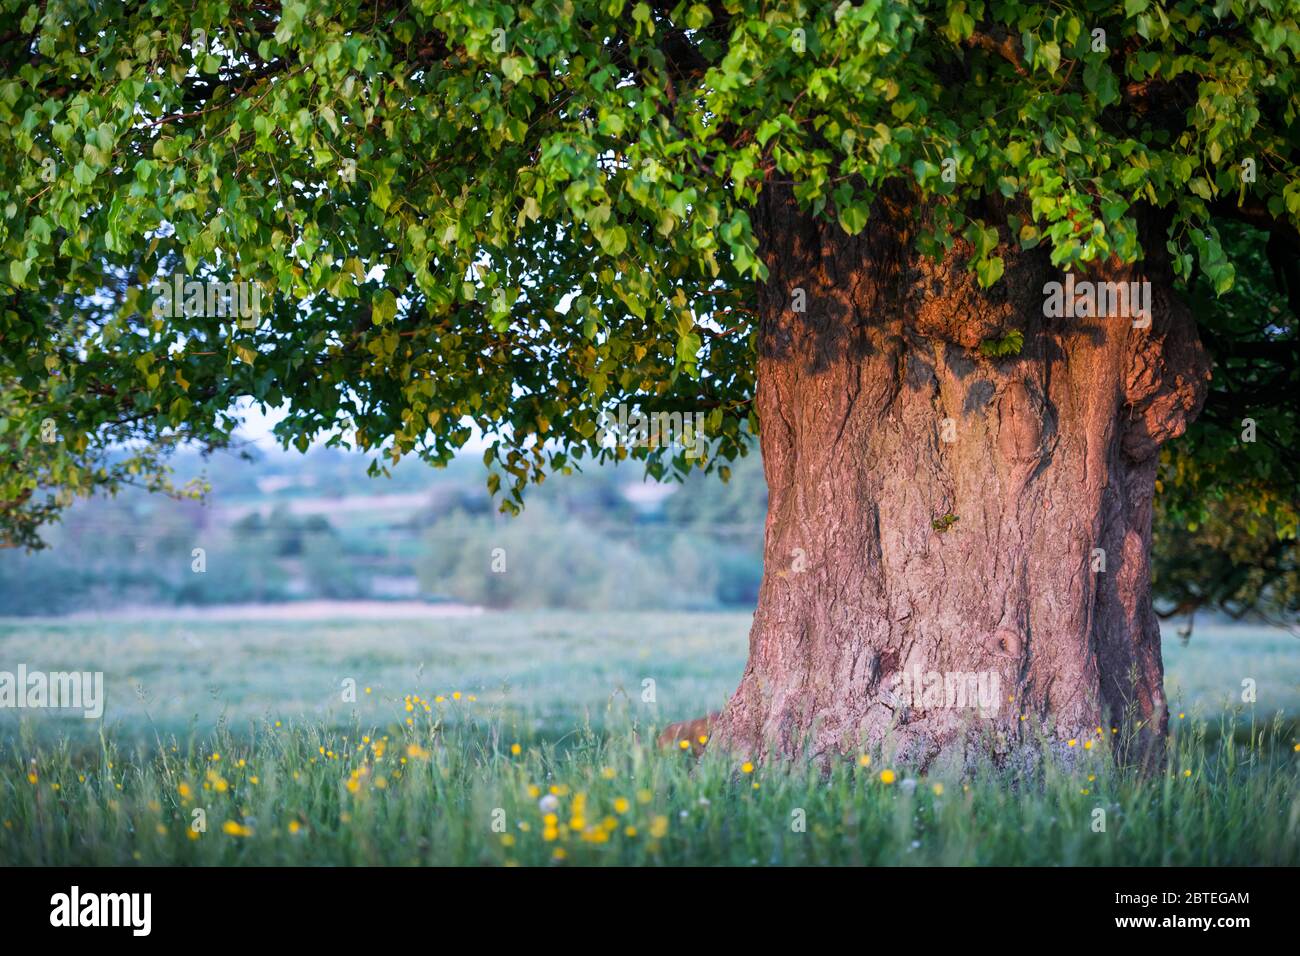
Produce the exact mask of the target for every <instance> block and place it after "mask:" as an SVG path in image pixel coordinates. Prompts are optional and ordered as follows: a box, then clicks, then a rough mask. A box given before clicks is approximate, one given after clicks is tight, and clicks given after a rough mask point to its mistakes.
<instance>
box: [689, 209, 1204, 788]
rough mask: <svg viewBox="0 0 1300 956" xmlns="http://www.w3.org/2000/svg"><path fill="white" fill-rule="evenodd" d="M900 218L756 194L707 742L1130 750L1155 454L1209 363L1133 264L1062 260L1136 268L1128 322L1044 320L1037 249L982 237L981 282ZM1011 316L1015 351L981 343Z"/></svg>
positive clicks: (922, 755)
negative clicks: (744, 468) (753, 398)
mask: <svg viewBox="0 0 1300 956" xmlns="http://www.w3.org/2000/svg"><path fill="white" fill-rule="evenodd" d="M913 212H914V210H913V209H912V208H909V205H908V201H907V199H906V198H905V197H902V196H899V195H895V196H893V197H892V198H885V197H882V198H881V199H880V200H878V201H877V202H876V204H875V207H874V209H873V213H872V219H871V222H870V224H869V225H868V227H867V230H866V231H865V232H864V233H863V234H862V235H860V236H858V237H856V238H851V237H849V236H847V235H846V234H845V233H844V232H843V230H841V229H840V228H839V227H838V225H835V224H832V223H826V222H820V221H817V220H814V219H813V218H811V217H809V216H808V215H806V214H805V213H802V212H800V211H799V209H798V208H797V207H796V205H795V204H794V203H793V201H792V200H791V199H790V197H789V195H788V194H786V195H782V194H780V193H779V192H769V193H768V194H766V195H765V197H764V200H763V202H762V204H761V206H760V208H759V209H758V211H757V216H756V219H757V221H756V228H757V230H758V233H759V237H760V245H761V251H762V255H763V257H764V260H765V261H766V263H767V266H768V269H769V270H770V279H769V281H768V282H767V283H766V284H765V285H764V286H763V287H762V288H761V289H760V293H759V301H760V314H761V333H760V347H759V351H760V355H759V370H758V375H759V379H758V381H759V385H758V396H757V402H758V412H759V417H760V422H761V443H762V451H763V462H764V468H765V471H766V475H767V483H768V493H769V510H768V518H767V529H766V544H765V575H764V580H763V585H762V590H761V593H760V597H759V604H758V610H757V613H756V615H755V618H754V623H753V629H752V631H751V632H750V650H749V663H748V665H747V667H746V669H745V673H744V677H743V678H742V680H741V683H740V687H739V689H738V690H737V691H736V693H735V694H734V695H733V697H732V698H731V701H730V703H729V704H728V706H727V707H726V709H725V710H724V712H723V714H722V716H721V717H720V719H719V720H718V721H717V722H716V725H715V726H714V728H713V739H714V741H716V742H717V743H719V744H721V745H723V746H726V747H728V748H731V749H733V750H740V751H742V752H744V753H747V754H750V755H753V756H754V757H763V756H765V755H770V754H774V753H775V754H780V755H785V756H797V755H802V756H806V757H812V758H816V759H822V760H826V759H831V758H833V757H834V756H835V755H837V754H853V753H860V752H870V753H881V752H883V753H884V754H885V755H886V756H888V757H889V758H890V759H893V760H899V761H901V762H906V763H908V764H910V765H913V766H920V767H934V766H935V765H936V763H937V762H938V763H943V764H947V763H956V764H958V765H964V764H965V763H966V761H967V760H969V759H970V758H972V757H974V756H980V757H985V758H987V757H989V756H992V757H994V759H996V760H999V761H1002V762H1006V761H1007V760H1010V759H1015V760H1019V759H1023V758H1025V757H1027V756H1029V755H1036V754H1038V753H1040V752H1041V748H1042V744H1043V742H1044V741H1046V743H1047V744H1048V746H1049V747H1050V748H1056V747H1059V748H1060V750H1061V752H1062V753H1064V754H1069V753H1078V752H1079V751H1080V750H1082V749H1083V744H1084V742H1085V741H1087V740H1090V739H1091V740H1096V739H1097V735H1098V728H1101V730H1102V731H1103V732H1104V733H1105V734H1106V735H1107V736H1109V735H1111V728H1112V727H1115V728H1119V730H1120V735H1117V737H1116V739H1123V738H1125V737H1127V738H1130V739H1134V740H1136V741H1138V743H1139V744H1140V745H1141V747H1142V749H1143V750H1144V752H1146V753H1148V754H1149V753H1150V752H1151V744H1153V743H1155V744H1158V743H1159V742H1160V741H1161V740H1162V739H1163V735H1164V733H1165V729H1166V722H1167V716H1166V713H1165V704H1164V697H1163V691H1162V677H1163V668H1162V664H1161V659H1160V643H1159V630H1158V627H1157V622H1156V618H1155V615H1154V613H1153V610H1152V606H1151V597H1150V572H1149V565H1148V553H1149V548H1150V543H1151V510H1152V498H1153V495H1154V484H1155V472H1156V465H1157V457H1158V449H1159V446H1160V444H1161V443H1162V442H1164V441H1165V440H1167V439H1169V438H1171V437H1173V436H1176V435H1178V434H1180V433H1181V431H1182V430H1183V429H1184V427H1185V426H1186V423H1187V422H1188V421H1189V420H1190V419H1191V418H1192V417H1193V416H1194V415H1195V414H1196V413H1197V412H1198V411H1199V408H1200V404H1201V402H1202V401H1203V399H1204V394H1205V390H1206V382H1207V380H1208V378H1209V371H1208V360H1207V358H1206V356H1205V353H1204V351H1203V349H1202V348H1201V346H1200V343H1199V342H1198V340H1197V338H1196V332H1195V327H1194V324H1193V322H1192V319H1191V316H1190V314H1189V313H1188V311H1187V309H1186V308H1185V307H1184V306H1183V305H1181V304H1180V303H1179V302H1178V301H1176V299H1175V298H1174V296H1173V295H1172V291H1171V283H1170V277H1169V274H1168V271H1167V269H1165V268H1164V267H1163V265H1162V264H1161V263H1159V262H1153V261H1146V262H1144V263H1139V264H1138V265H1137V266H1135V267H1127V268H1125V267H1121V266H1119V265H1116V264H1110V265H1106V266H1103V267H1101V268H1099V269H1097V270H1095V272H1094V273H1093V274H1092V275H1090V276H1087V277H1084V276H1079V278H1080V279H1082V278H1091V279H1094V280H1098V279H1104V280H1110V281H1127V280H1130V279H1135V280H1140V279H1146V280H1149V281H1151V283H1152V299H1151V305H1152V313H1153V314H1152V322H1151V325H1150V327H1149V328H1134V327H1133V321H1132V320H1131V319H1126V318H1123V317H1119V316H1111V317H1102V318H1047V317H1045V316H1044V300H1045V295H1044V285H1045V283H1047V282H1049V281H1053V280H1058V281H1059V280H1061V279H1062V278H1063V277H1062V276H1061V275H1060V274H1059V273H1057V272H1055V271H1054V270H1053V269H1052V267H1051V265H1050V263H1049V261H1048V258H1047V256H1046V254H1045V253H1044V252H1042V251H1040V250H1033V251H1029V252H1020V251H1018V250H1017V249H1015V248H1014V247H1012V246H1010V245H1007V246H1006V247H1004V248H1003V250H1002V251H1001V255H1002V256H1003V257H1004V259H1005V261H1006V273H1005V276H1004V278H1003V280H1002V282H1001V283H999V284H998V285H996V286H995V287H994V288H993V289H992V290H989V291H987V292H985V291H981V290H980V289H979V288H978V285H977V283H976V281H975V279H974V276H973V275H972V274H971V273H969V272H968V271H967V268H966V258H967V256H968V255H969V252H970V250H969V248H968V247H965V246H964V245H963V244H962V243H961V242H959V243H958V244H957V246H956V247H955V248H954V249H953V251H952V253H951V254H950V255H949V256H948V257H947V258H946V259H944V260H943V261H941V262H934V261H932V260H926V259H923V258H921V257H920V256H918V255H917V254H915V253H914V252H913V251H912V246H913V243H912V241H911V239H912V237H911V235H910V234H909V230H910V229H911V228H913V227H912V226H910V225H909V223H911V222H912V221H913ZM1152 238H1153V243H1148V244H1147V248H1148V249H1150V248H1152V247H1153V245H1154V248H1157V249H1159V248H1162V247H1163V238H1162V237H1158V234H1157V235H1155V236H1153V237H1152ZM796 290H802V293H803V296H804V297H806V311H803V312H799V311H796V310H795V307H796V306H797V305H798V304H799V293H798V292H797V291H796ZM1013 330H1019V331H1020V332H1022V333H1023V336H1024V345H1023V349H1022V350H1021V352H1020V354H1018V355H1012V356H1004V357H1000V358H990V357H986V356H985V355H983V354H981V352H980V350H979V345H980V343H981V342H983V341H987V340H990V339H996V338H999V337H1001V336H1004V335H1005V334H1006V333H1007V332H1010V331H1013ZM1103 560H1104V570H1094V568H1097V567H1099V566H1100V565H1101V562H1102V561H1103ZM962 675H980V676H981V677H982V678H983V687H982V689H983V690H984V691H985V692H986V693H985V700H984V701H983V705H984V706H974V707H972V706H970V704H971V703H972V701H971V700H970V699H969V697H967V695H966V693H965V691H966V690H967V689H969V690H970V691H972V692H973V691H974V690H975V689H976V688H977V687H979V686H980V685H979V683H978V678H977V680H976V682H975V683H966V684H965V686H962V687H961V688H960V690H959V688H958V687H957V685H956V684H954V683H953V682H954V681H959V682H960V681H965V682H969V681H970V678H969V676H965V677H963V676H962ZM994 675H996V677H995V676H994ZM917 677H919V678H920V681H919V685H913V684H911V683H910V679H912V678H917ZM936 679H946V680H947V681H948V682H949V685H950V686H947V687H938V688H937V689H936V687H935V684H934V682H935V680H936ZM995 682H996V685H995ZM913 686H915V693H913ZM927 690H928V691H929V693H928V694H927V693H926V691H927ZM971 696H974V694H973V693H972V694H971ZM963 697H967V699H966V700H965V701H963V699H962V698H963ZM1071 740H1074V741H1077V743H1076V744H1075V745H1074V746H1075V747H1077V748H1078V750H1074V749H1072V747H1071V745H1070V743H1069V742H1070V741H1071Z"/></svg>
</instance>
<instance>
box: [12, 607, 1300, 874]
mask: <svg viewBox="0 0 1300 956" xmlns="http://www.w3.org/2000/svg"><path fill="white" fill-rule="evenodd" d="M748 624H749V615H747V614H738V613H674V614H650V613H599V614H573V613H569V612H533V613H524V612H503V613H487V614H482V615H477V616H454V617H453V616H448V617H436V616H432V614H422V613H420V612H418V611H415V612H413V613H412V614H411V615H410V616H406V617H402V616H397V617H392V618H388V619H381V618H380V617H379V616H378V615H376V614H373V613H369V614H368V612H366V611H365V609H358V610H356V611H355V613H354V615H353V616H352V617H351V618H347V617H344V616H334V617H331V618H330V619H327V620H317V621H287V620H277V619H258V618H257V617H256V616H248V617H246V618H242V619H239V618H236V619H229V618H222V617H216V618H214V617H212V616H203V615H196V616H192V617H186V616H172V617H165V618H164V617H160V616H158V615H157V614H148V615H141V616H138V617H131V616H113V617H103V618H84V619H44V620H20V619H8V620H0V667H6V668H10V667H12V666H13V665H14V664H16V663H18V662H25V663H26V664H27V665H28V666H29V667H32V668H36V667H40V668H43V669H46V670H50V671H53V670H60V669H78V670H103V671H104V672H105V678H106V684H107V687H108V701H107V706H106V709H105V715H104V719H103V720H102V721H87V720H83V719H81V718H80V717H77V716H65V715H56V714H54V713H52V712H41V713H39V714H36V715H33V714H32V713H31V712H25V713H24V712H18V711H0V863H4V864H9V865H25V864H128V865H129V864H132V863H142V864H158V863H162V864H218V865H230V864H240V865H255V864H271V865H275V864H322V865H324V864H330V865H346V864H411V865H466V864H468V865H550V866H556V865H574V864H598V865H600V864H614V865H685V864H704V865H726V864H731V865H781V864H870V865H924V864H941V865H968V864H1001V865H1091V864H1112V865H1138V864H1146V865H1224V864H1229V865H1261V864H1262V865H1294V864H1295V863H1296V862H1300V847H1298V845H1297V842H1298V834H1300V788H1298V787H1297V783H1300V779H1298V768H1300V735H1298V732H1297V727H1296V724H1295V722H1294V721H1295V714H1296V709H1297V706H1298V705H1300V660H1298V659H1297V654H1296V650H1297V648H1296V643H1295V641H1296V638H1295V637H1293V636H1291V635H1290V634H1288V633H1286V632H1282V631H1276V630H1270V629H1265V628H1253V627H1241V626H1233V627H1227V626H1224V627H1202V628H1198V629H1197V631H1196V633H1195V635H1194V636H1193V638H1192V640H1191V641H1190V642H1186V643H1184V642H1183V641H1180V640H1179V639H1177V638H1176V637H1174V636H1173V635H1170V636H1169V637H1168V638H1167V640H1166V642H1165V659H1166V668H1167V680H1166V689H1167V694H1168V698H1169V701H1170V706H1171V724H1172V739H1171V743H1170V752H1169V763H1168V767H1167V769H1166V770H1165V771H1164V772H1162V773H1157V774H1154V775H1148V776H1139V775H1136V774H1132V773H1128V772H1123V771H1118V770H1116V769H1115V768H1114V766H1113V761H1112V760H1111V759H1110V755H1109V747H1110V741H1109V740H1107V739H1105V737H1104V735H1103V736H1102V737H1099V739H1098V740H1097V741H1096V742H1095V745H1094V746H1089V748H1088V750H1087V752H1086V753H1083V756H1082V759H1081V760H1079V761H1078V762H1077V763H1076V765H1075V766H1074V767H1073V768H1071V769H1068V770H1067V769H1065V768H1061V767H1056V766H1044V767H1043V768H1042V769H1041V771H1040V772H1038V773H1037V774H1035V775H1034V776H1033V777H1032V778H1024V777H1019V778H1017V777H1012V776H1009V775H1007V774H1005V773H1002V772H998V771H996V770H992V769H989V770H986V771H983V772H980V773H976V774H974V775H972V776H968V777H966V778H960V779H958V778H947V777H932V776H924V775H918V774H917V773H916V771H915V769H914V768H910V767H908V766H904V765H895V764H894V763H893V762H892V760H891V758H890V756H889V754H888V753H886V752H877V753H864V754H856V755H848V756H846V757H845V759H844V760H843V761H841V762H840V763H838V764H836V765H835V766H833V767H832V768H831V770H830V772H829V774H827V775H823V774H821V773H819V772H817V771H815V770H809V769H808V768H805V767H798V766H786V765H771V764H768V765H763V766H759V767H755V766H754V765H753V764H752V763H750V762H749V761H747V760H746V759H745V755H736V754H726V753H722V752H714V751H713V750H712V749H710V748H706V749H705V753H704V755H703V756H702V757H696V756H694V755H693V754H692V753H690V752H689V751H683V750H680V749H672V750H660V749H659V748H657V747H656V746H655V745H654V742H653V741H654V728H656V727H661V726H663V725H664V724H666V723H668V722H670V721H673V720H678V719H683V718H689V717H695V716H699V715H701V714H703V713H704V712H706V711H707V710H709V709H716V708H717V707H718V706H719V705H720V704H721V703H722V702H723V701H724V700H725V698H726V696H727V694H728V693H729V692H730V691H731V690H732V689H733V688H734V686H735V683H736V681H737V679H738V678H739V675H740V672H741V669H742V668H743V663H744V656H745V648H746V634H747V629H748ZM1243 681H1245V682H1247V685H1245V686H1247V687H1249V686H1253V690H1254V696H1255V700H1254V702H1253V703H1252V702H1247V701H1244V700H1243ZM1250 682H1253V684H1251V683H1250ZM353 691H355V693H353ZM1098 809H1100V810H1102V811H1104V815H1103V816H1104V824H1105V828H1104V830H1099V829H1098V825H1097V821H1098V819H1099V817H1098V814H1097V812H1096V811H1097V810H1098ZM196 821H200V822H202V823H203V824H204V827H203V828H202V829H196V827H195V825H194V824H195V823H196Z"/></svg>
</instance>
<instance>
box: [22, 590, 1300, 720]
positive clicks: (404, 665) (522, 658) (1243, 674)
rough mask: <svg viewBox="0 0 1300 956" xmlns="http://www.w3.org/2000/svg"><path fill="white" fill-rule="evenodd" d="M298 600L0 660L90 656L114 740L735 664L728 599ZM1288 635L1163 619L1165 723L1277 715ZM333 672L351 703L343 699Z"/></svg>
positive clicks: (668, 703)
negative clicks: (543, 602) (555, 602)
mask: <svg viewBox="0 0 1300 956" xmlns="http://www.w3.org/2000/svg"><path fill="white" fill-rule="evenodd" d="M312 609H313V607H312V606H308V607H306V608H304V609H303V610H312ZM314 609H315V610H316V611H317V612H318V613H317V614H314V615H313V617H314V618H316V619H310V620H303V621H299V620H284V619H282V617H283V615H284V614H286V613H292V609H291V608H290V607H279V608H274V607H273V608H267V609H264V610H262V611H261V612H259V613H260V615H261V616H260V617H254V618H246V619H243V620H239V619H229V617H228V615H227V614H226V613H223V612H222V611H220V610H210V611H193V612H188V613H186V612H177V613H175V615H174V616H167V615H166V614H160V613H159V612H158V611H150V612H148V613H147V614H146V613H143V612H142V613H141V615H140V616H138V617H133V616H130V615H112V616H105V617H103V618H99V619H95V618H93V617H80V618H77V619H72V620H59V619H51V620H24V619H8V620H5V619H0V669H8V670H13V669H14V667H16V665H17V664H18V663H20V662H21V663H26V664H27V665H28V667H29V668H33V669H35V668H40V669H43V670H46V671H57V670H83V671H84V670H91V671H97V670H102V671H104V673H105V681H106V685H107V706H106V709H105V720H104V726H105V727H106V728H107V729H108V732H109V733H110V735H114V736H115V737H116V736H121V737H122V738H135V737H140V736H146V737H153V735H154V733H155V731H157V732H159V733H163V734H184V733H187V732H189V731H190V730H195V731H198V732H200V733H206V732H210V731H212V730H214V729H216V727H217V726H218V722H220V723H221V724H222V725H223V726H225V727H227V728H229V729H231V730H233V731H239V730H241V729H247V728H248V727H249V726H250V724H252V723H254V722H257V721H262V720H265V719H267V718H270V719H272V720H281V721H310V722H313V723H316V724H322V725H325V726H346V725H349V724H351V723H353V722H354V721H355V720H360V721H361V722H363V723H379V724H382V723H384V722H387V721H390V720H394V719H396V718H397V717H398V716H399V714H400V713H401V712H402V708H403V706H404V704H403V701H404V698H405V696H406V695H408V694H418V695H420V696H421V697H424V698H427V699H429V700H432V699H434V698H435V697H437V696H438V695H444V696H448V697H450V696H451V695H452V694H453V693H460V694H461V695H462V700H464V701H465V702H466V703H468V701H467V700H466V698H467V697H468V696H469V695H473V696H474V697H475V698H476V700H475V702H474V706H475V707H476V708H477V709H478V710H479V711H480V712H481V713H482V714H483V715H484V716H487V717H491V718H492V719H495V720H499V721H504V722H506V723H507V724H508V725H511V726H517V727H518V729H521V730H523V729H526V730H527V731H528V732H529V733H531V734H539V735H546V736H556V735H561V734H565V733H568V732H570V731H571V730H573V729H574V728H575V727H577V726H580V725H583V724H588V723H590V724H591V725H593V726H597V727H600V726H603V725H604V724H605V723H606V722H607V720H608V718H609V717H610V716H611V715H615V716H617V717H618V718H619V719H620V720H621V719H623V718H624V717H628V718H631V719H634V720H635V721H636V722H637V723H639V724H642V725H644V724H660V725H661V724H664V723H668V722H671V721H674V720H680V719H686V718H690V717H697V716H700V715H702V714H703V713H705V712H706V711H708V710H711V709H717V708H718V707H719V706H720V705H721V704H722V703H723V702H725V700H726V698H727V696H728V695H729V694H730V693H731V692H732V691H733V690H734V689H735V686H736V684H737V682H738V681H739V679H740V674H741V671H742V669H743V667H744V662H745V653H746V647H747V635H748V630H749V622H750V615H749V614H742V613H676V614H669V613H643V612H634V613H590V614H575V613H573V612H566V611H538V612H487V613H478V614H476V613H473V612H472V611H470V612H468V613H466V612H464V611H462V612H460V613H458V612H457V611H456V609H442V608H438V607H427V606H422V605H419V604H413V603H407V604H376V605H370V604H364V603H362V604H351V605H349V604H339V605H333V604H322V605H319V606H315V608H314ZM331 609H332V610H331ZM349 609H351V614H350V615H349ZM323 614H329V615H330V617H329V618H327V619H320V617H321V616H322V615H323ZM381 615H382V617H381ZM1171 630H1172V629H1171ZM1298 642H1300V638H1296V637H1294V636H1292V635H1291V634H1290V633H1288V632H1286V631H1282V630H1277V629H1269V628H1262V627H1251V626H1223V625H1204V626H1201V627H1198V628H1197V630H1196V632H1195V633H1194V634H1193V636H1192V638H1191V640H1190V641H1189V642H1186V643H1184V642H1183V641H1181V640H1179V639H1178V638H1177V637H1175V636H1173V635H1172V633H1171V634H1170V636H1168V637H1167V638H1166V640H1165V647H1164V655H1165V664H1166V681H1165V685H1166V692H1167V696H1168V698H1169V701H1170V707H1171V711H1172V713H1173V717H1174V722H1175V723H1176V722H1177V714H1178V713H1180V712H1181V713H1187V714H1200V715H1202V716H1207V717H1215V718H1217V715H1218V714H1219V713H1220V712H1221V711H1222V710H1224V708H1225V706H1232V705H1235V704H1240V703H1241V702H1242V691H1243V684H1242V682H1243V681H1244V680H1251V681H1254V682H1255V692H1256V698H1257V702H1256V706H1255V710H1256V712H1257V713H1259V714H1261V715H1265V716H1266V717H1270V718H1271V716H1272V715H1273V714H1274V713H1275V712H1276V711H1279V710H1281V711H1284V712H1285V715H1286V717H1287V718H1288V720H1294V718H1295V715H1296V714H1297V713H1300V653H1297V651H1300V647H1298V646H1297V645H1298ZM348 679H351V680H353V681H355V682H356V688H357V690H356V698H357V699H356V702H355V704H354V703H351V702H348V701H345V700H344V690H345V688H344V683H343V682H344V681H345V680H348ZM646 681H653V682H654V684H653V700H651V701H646V700H643V694H644V692H645V691H646V690H647V688H648V687H649V686H650V685H647V684H645V682H646ZM367 688H369V693H367V692H366V689H367ZM21 714H22V712H20V711H4V710H0V733H6V732H7V733H12V732H13V731H14V729H15V724H16V721H17V720H18V718H19V717H20V716H21ZM31 729H32V730H33V731H34V732H36V733H39V734H40V735H42V736H47V737H48V736H49V735H50V734H52V733H56V734H69V735H73V736H74V738H75V737H85V736H87V735H89V736H91V737H95V736H97V735H98V732H99V729H100V728H99V726H98V723H97V722H95V721H86V720H84V719H81V718H76V717H65V716H50V715H49V714H42V715H41V716H40V717H39V719H37V720H35V721H34V722H32V728H31Z"/></svg>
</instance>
